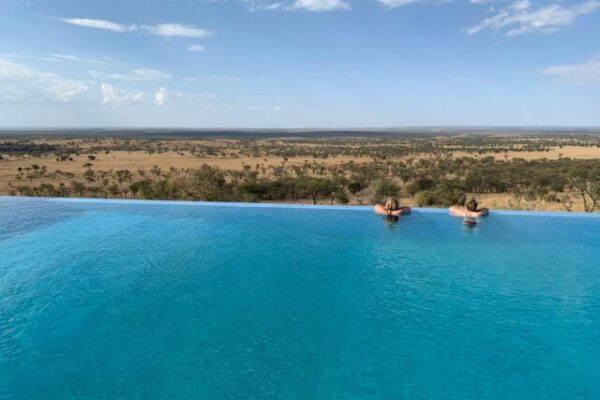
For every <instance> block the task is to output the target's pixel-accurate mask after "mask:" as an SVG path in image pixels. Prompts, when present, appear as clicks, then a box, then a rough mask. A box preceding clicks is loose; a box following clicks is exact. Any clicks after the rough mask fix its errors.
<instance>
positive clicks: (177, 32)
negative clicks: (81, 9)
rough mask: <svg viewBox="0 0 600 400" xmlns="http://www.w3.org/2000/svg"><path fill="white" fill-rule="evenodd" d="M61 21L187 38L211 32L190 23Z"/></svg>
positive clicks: (120, 30)
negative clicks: (143, 23)
mask: <svg viewBox="0 0 600 400" xmlns="http://www.w3.org/2000/svg"><path fill="white" fill-rule="evenodd" d="M61 21H63V22H66V23H67V24H71V25H77V26H81V27H84V28H94V29H101V30H105V31H111V32H118V33H124V32H134V31H138V32H139V31H142V32H148V33H150V34H151V35H155V36H162V37H167V38H171V37H187V38H205V37H208V36H210V35H212V34H213V32H211V31H208V30H206V29H201V28H198V27H195V26H191V25H182V24H175V23H172V24H159V25H130V26H126V25H122V24H119V23H117V22H112V21H106V20H102V19H88V18H63V19H61Z"/></svg>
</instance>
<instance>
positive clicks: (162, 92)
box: [154, 87, 168, 107]
mask: <svg viewBox="0 0 600 400" xmlns="http://www.w3.org/2000/svg"><path fill="white" fill-rule="evenodd" d="M167 95H168V92H167V88H165V87H161V88H160V89H159V90H158V92H156V94H155V95H154V103H155V104H156V105H157V106H159V107H162V106H163V105H164V104H165V102H166V101H167Z"/></svg>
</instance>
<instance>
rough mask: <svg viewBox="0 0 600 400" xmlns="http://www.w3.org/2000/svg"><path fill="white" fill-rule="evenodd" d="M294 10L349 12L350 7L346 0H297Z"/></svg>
mask: <svg viewBox="0 0 600 400" xmlns="http://www.w3.org/2000/svg"><path fill="white" fill-rule="evenodd" d="M293 8H296V9H304V10H307V11H334V10H348V9H350V5H349V4H348V3H347V2H345V1H344V0H296V2H295V3H294V6H293Z"/></svg>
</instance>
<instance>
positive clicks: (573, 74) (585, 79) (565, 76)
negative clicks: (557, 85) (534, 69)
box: [541, 55, 600, 85]
mask: <svg viewBox="0 0 600 400" xmlns="http://www.w3.org/2000/svg"><path fill="white" fill-rule="evenodd" d="M541 73H542V74H544V75H546V76H550V77H552V78H555V79H557V80H559V81H564V82H568V83H572V84H575V85H600V55H597V56H595V57H593V58H592V59H591V60H589V61H587V62H585V63H583V64H565V65H555V66H550V67H547V68H544V69H543V70H542V71H541Z"/></svg>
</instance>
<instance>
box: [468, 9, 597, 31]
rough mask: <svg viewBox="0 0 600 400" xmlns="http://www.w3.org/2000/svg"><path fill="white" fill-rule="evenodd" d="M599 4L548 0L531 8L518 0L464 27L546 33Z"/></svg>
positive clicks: (479, 29)
mask: <svg viewBox="0 0 600 400" xmlns="http://www.w3.org/2000/svg"><path fill="white" fill-rule="evenodd" d="M599 7H600V2H598V1H587V2H584V3H580V4H577V5H572V6H563V5H561V4H550V5H547V6H545V7H541V8H537V9H532V6H531V3H530V2H529V1H528V0H519V1H517V2H514V3H513V4H512V5H510V6H508V7H505V8H503V9H501V10H500V11H499V12H498V13H497V14H496V15H494V16H492V17H489V18H486V19H484V20H483V21H481V22H480V23H479V24H477V25H474V26H471V27H468V28H466V29H465V30H464V31H465V32H466V33H467V34H468V35H474V34H476V33H479V32H481V31H483V30H486V29H490V30H494V31H503V32H504V34H505V35H506V36H517V35H522V34H525V33H537V32H541V33H548V32H554V31H557V30H558V29H560V28H562V27H565V26H569V25H571V24H573V23H574V22H575V20H576V19H577V18H578V17H579V16H581V15H585V14H590V13H592V12H594V11H595V10H596V9H597V8H599Z"/></svg>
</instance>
